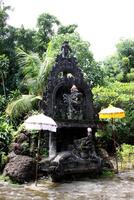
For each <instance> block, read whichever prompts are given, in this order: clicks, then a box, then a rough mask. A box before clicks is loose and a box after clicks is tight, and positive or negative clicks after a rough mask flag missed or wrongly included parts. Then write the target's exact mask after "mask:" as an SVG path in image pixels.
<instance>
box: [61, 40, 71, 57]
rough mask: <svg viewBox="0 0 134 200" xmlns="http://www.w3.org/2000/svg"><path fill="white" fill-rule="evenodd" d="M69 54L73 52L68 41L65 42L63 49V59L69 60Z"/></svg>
mask: <svg viewBox="0 0 134 200" xmlns="http://www.w3.org/2000/svg"><path fill="white" fill-rule="evenodd" d="M69 52H70V53H71V52H72V50H71V48H70V46H69V44H68V42H67V41H65V42H64V43H63V45H62V47H61V55H62V57H63V58H68V57H69Z"/></svg>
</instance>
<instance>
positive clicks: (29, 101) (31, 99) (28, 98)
mask: <svg viewBox="0 0 134 200" xmlns="http://www.w3.org/2000/svg"><path fill="white" fill-rule="evenodd" d="M39 100H41V97H40V96H35V95H23V96H22V97H21V98H20V99H18V100H16V101H13V102H11V103H9V104H8V106H7V108H6V113H7V114H8V115H9V116H10V117H11V118H12V119H15V118H20V117H22V116H25V115H26V114H27V113H28V112H29V111H31V110H33V109H35V108H36V107H37V104H38V102H39Z"/></svg>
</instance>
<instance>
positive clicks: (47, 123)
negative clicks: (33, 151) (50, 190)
mask: <svg viewBox="0 0 134 200" xmlns="http://www.w3.org/2000/svg"><path fill="white" fill-rule="evenodd" d="M24 125H25V128H26V129H27V130H37V131H39V134H38V146H37V157H36V182H35V185H36V186H37V177H38V158H39V149H40V131H41V130H48V131H51V132H56V129H57V124H56V122H55V121H54V120H53V119H52V118H51V117H48V116H46V115H44V114H38V115H32V116H30V117H28V118H27V119H26V120H25V121H24ZM50 135H51V133H50ZM50 142H51V141H50ZM51 146H52V145H51Z"/></svg>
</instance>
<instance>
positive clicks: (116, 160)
mask: <svg viewBox="0 0 134 200" xmlns="http://www.w3.org/2000/svg"><path fill="white" fill-rule="evenodd" d="M113 127H114V119H113V118H112V129H113V141H114V148H115V162H116V170H117V174H118V172H119V168H118V156H117V153H116V141H115V133H114V128H113Z"/></svg>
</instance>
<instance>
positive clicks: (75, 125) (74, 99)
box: [40, 41, 101, 180]
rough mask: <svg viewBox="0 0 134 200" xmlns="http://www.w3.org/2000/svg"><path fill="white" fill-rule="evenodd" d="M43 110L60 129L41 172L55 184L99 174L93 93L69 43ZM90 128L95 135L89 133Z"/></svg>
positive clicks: (57, 63)
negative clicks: (68, 179) (67, 176)
mask: <svg viewBox="0 0 134 200" xmlns="http://www.w3.org/2000/svg"><path fill="white" fill-rule="evenodd" d="M42 109H43V111H44V113H45V114H46V115H48V116H50V117H52V118H53V119H54V120H55V121H56V123H57V125H58V128H57V132H56V133H50V136H49V140H50V141H49V149H50V150H49V159H47V160H43V161H41V163H40V169H41V170H42V171H44V172H47V173H48V174H50V176H51V177H52V179H53V180H59V179H62V178H63V177H65V176H66V175H69V174H70V175H75V174H89V175H90V174H92V173H98V172H99V171H100V170H101V159H100V157H99V156H98V155H97V154H96V150H95V145H94V141H93V139H94V132H95V130H96V124H95V112H94V107H93V98H92V92H91V88H90V84H88V83H87V82H86V81H85V80H84V78H83V73H82V71H81V69H80V67H79V65H78V63H77V60H76V58H75V57H73V56H72V50H71V48H70V46H69V44H68V42H67V41H65V42H64V43H63V45H62V47H61V54H60V55H58V56H57V58H56V60H55V65H54V66H53V68H52V70H51V72H50V75H49V77H48V85H47V88H46V90H45V92H44V95H43V101H42ZM89 127H90V130H92V132H91V131H90V132H87V129H88V128H89Z"/></svg>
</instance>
